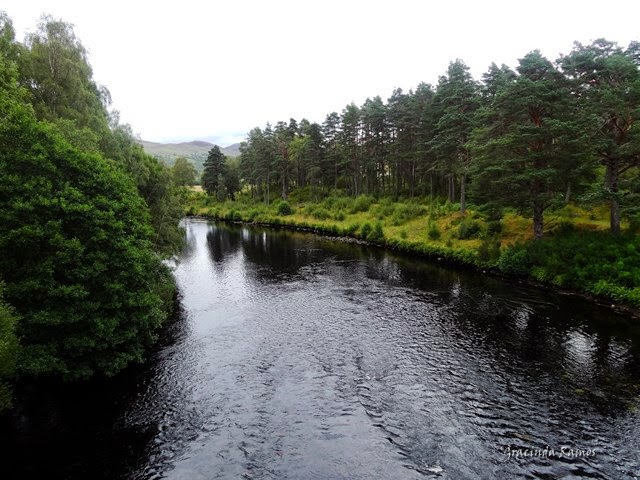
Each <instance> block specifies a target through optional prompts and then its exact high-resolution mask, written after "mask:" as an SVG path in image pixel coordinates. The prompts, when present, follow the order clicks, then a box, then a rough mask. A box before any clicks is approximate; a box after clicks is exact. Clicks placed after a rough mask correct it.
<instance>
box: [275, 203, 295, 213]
mask: <svg viewBox="0 0 640 480" xmlns="http://www.w3.org/2000/svg"><path fill="white" fill-rule="evenodd" d="M276 211H277V212H278V215H280V216H287V215H291V214H292V213H293V209H292V208H291V205H289V202H287V201H286V200H282V201H280V202H279V203H278V205H277V206H276Z"/></svg>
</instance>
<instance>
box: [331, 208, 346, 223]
mask: <svg viewBox="0 0 640 480" xmlns="http://www.w3.org/2000/svg"><path fill="white" fill-rule="evenodd" d="M334 218H335V219H336V220H337V221H338V222H342V221H343V220H344V219H345V218H347V216H346V215H345V214H344V212H343V211H342V210H340V211H339V212H338V213H336V214H335V216H334Z"/></svg>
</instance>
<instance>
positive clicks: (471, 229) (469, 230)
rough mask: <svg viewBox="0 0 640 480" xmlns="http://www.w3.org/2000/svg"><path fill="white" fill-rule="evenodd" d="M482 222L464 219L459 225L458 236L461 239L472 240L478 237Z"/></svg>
mask: <svg viewBox="0 0 640 480" xmlns="http://www.w3.org/2000/svg"><path fill="white" fill-rule="evenodd" d="M480 230H481V227H480V224H479V223H478V222H476V221H475V220H470V219H466V218H465V219H464V220H463V221H462V222H460V225H459V226H458V238H459V239H460V240H470V239H472V238H477V237H478V235H479V234H480Z"/></svg>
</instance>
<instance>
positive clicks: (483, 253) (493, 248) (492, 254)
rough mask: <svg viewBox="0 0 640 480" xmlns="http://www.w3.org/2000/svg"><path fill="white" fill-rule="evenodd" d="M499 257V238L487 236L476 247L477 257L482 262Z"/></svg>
mask: <svg viewBox="0 0 640 480" xmlns="http://www.w3.org/2000/svg"><path fill="white" fill-rule="evenodd" d="M499 257H500V240H498V239H497V238H495V237H488V238H485V239H484V240H482V243H481V244H480V246H479V247H478V258H479V259H480V260H482V261H484V262H489V261H493V260H497V259H498V258H499Z"/></svg>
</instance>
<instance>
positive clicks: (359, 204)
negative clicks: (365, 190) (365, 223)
mask: <svg viewBox="0 0 640 480" xmlns="http://www.w3.org/2000/svg"><path fill="white" fill-rule="evenodd" d="M373 202H374V199H373V197H370V196H368V195H360V196H359V197H357V198H356V199H355V200H354V202H353V206H352V207H351V213H358V212H368V211H369V209H370V208H371V205H373Z"/></svg>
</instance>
